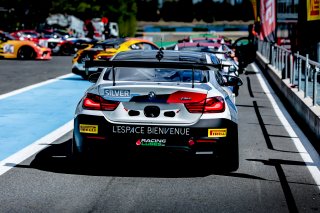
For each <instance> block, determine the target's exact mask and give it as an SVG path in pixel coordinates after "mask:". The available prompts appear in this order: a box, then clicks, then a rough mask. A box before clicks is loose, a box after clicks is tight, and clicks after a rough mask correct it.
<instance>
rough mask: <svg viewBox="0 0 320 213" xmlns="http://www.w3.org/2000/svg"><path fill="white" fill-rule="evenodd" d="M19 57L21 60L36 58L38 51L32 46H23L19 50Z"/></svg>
mask: <svg viewBox="0 0 320 213" xmlns="http://www.w3.org/2000/svg"><path fill="white" fill-rule="evenodd" d="M17 58H18V59H21V60H28V59H34V58H36V53H35V51H34V50H33V49H32V47H29V46H22V47H20V49H19V50H18V53H17Z"/></svg>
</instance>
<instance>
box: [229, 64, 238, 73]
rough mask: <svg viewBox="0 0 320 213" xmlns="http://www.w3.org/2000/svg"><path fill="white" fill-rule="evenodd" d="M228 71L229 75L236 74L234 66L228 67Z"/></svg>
mask: <svg viewBox="0 0 320 213" xmlns="http://www.w3.org/2000/svg"><path fill="white" fill-rule="evenodd" d="M228 70H229V73H235V72H237V68H236V67H235V66H230V67H229V69H228Z"/></svg>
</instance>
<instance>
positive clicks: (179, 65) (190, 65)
mask: <svg viewBox="0 0 320 213" xmlns="http://www.w3.org/2000/svg"><path fill="white" fill-rule="evenodd" d="M90 67H145V68H176V69H195V68H197V69H201V70H210V69H212V68H220V65H218V64H205V63H195V62H188V61H183V62H176V61H172V62H168V61H160V62H159V61H102V60H101V61H99V60H91V61H86V62H85V68H90Z"/></svg>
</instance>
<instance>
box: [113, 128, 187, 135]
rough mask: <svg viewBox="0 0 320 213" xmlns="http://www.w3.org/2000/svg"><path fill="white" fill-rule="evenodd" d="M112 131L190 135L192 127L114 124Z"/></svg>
mask: <svg viewBox="0 0 320 213" xmlns="http://www.w3.org/2000/svg"><path fill="white" fill-rule="evenodd" d="M112 132H113V133H116V134H142V135H190V128H180V127H158V126H155V127H145V126H113V127H112Z"/></svg>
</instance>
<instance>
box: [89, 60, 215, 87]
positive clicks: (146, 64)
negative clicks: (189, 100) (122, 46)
mask: <svg viewBox="0 0 320 213" xmlns="http://www.w3.org/2000/svg"><path fill="white" fill-rule="evenodd" d="M89 67H111V68H112V72H113V75H112V76H113V86H115V84H116V83H115V78H114V77H115V75H114V67H143V68H175V69H191V70H192V71H193V72H192V88H194V70H195V69H200V70H210V68H212V67H213V68H220V67H221V65H216V64H204V63H190V62H167V61H166V62H164V61H98V60H96V61H94V60H91V61H86V62H85V69H86V70H87V69H88V68H89Z"/></svg>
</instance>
